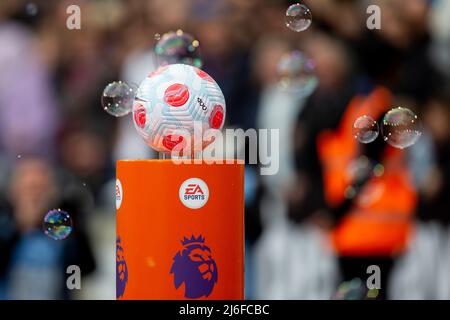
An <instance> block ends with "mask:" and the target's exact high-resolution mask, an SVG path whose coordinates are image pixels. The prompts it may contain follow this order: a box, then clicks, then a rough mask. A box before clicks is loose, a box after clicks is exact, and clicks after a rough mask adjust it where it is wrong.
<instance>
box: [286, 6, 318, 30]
mask: <svg viewBox="0 0 450 320" xmlns="http://www.w3.org/2000/svg"><path fill="white" fill-rule="evenodd" d="M311 23H312V14H311V10H309V8H308V7H307V6H305V5H304V4H300V3H296V4H293V5H291V6H289V8H288V9H287V10H286V26H287V27H288V28H289V29H291V30H293V31H295V32H300V31H305V30H306V29H308V28H309V26H310V25H311Z"/></svg>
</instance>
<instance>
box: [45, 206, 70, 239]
mask: <svg viewBox="0 0 450 320" xmlns="http://www.w3.org/2000/svg"><path fill="white" fill-rule="evenodd" d="M42 228H43V230H44V233H45V234H46V235H47V236H49V237H50V238H52V239H54V240H63V239H65V238H67V237H68V236H69V234H70V233H71V232H72V228H73V227H72V219H71V218H70V216H69V214H68V213H67V212H65V211H63V210H61V209H53V210H50V211H49V212H48V213H47V215H46V216H45V218H44V223H43V225H42Z"/></svg>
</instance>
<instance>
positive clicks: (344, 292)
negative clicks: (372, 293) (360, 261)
mask: <svg viewBox="0 0 450 320" xmlns="http://www.w3.org/2000/svg"><path fill="white" fill-rule="evenodd" d="M366 296H367V288H366V287H365V285H364V283H363V282H362V280H361V279H359V278H354V279H352V280H351V281H346V282H343V283H341V284H340V285H339V287H338V290H337V292H336V294H335V296H334V299H335V300H362V299H365V298H366Z"/></svg>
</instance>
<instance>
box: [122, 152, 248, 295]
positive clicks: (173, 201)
mask: <svg viewBox="0 0 450 320" xmlns="http://www.w3.org/2000/svg"><path fill="white" fill-rule="evenodd" d="M243 177H244V165H243V164H212V165H208V164H178V165H177V164H175V163H173V162H172V161H171V160H135V161H134V160H132V161H126V160H123V161H118V162H117V180H116V207H117V245H116V248H117V254H116V263H117V267H116V272H117V275H116V282H117V298H118V299H243V298H244V216H243V213H244V198H243V180H244V179H243Z"/></svg>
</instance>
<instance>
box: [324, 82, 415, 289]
mask: <svg viewBox="0 0 450 320" xmlns="http://www.w3.org/2000/svg"><path fill="white" fill-rule="evenodd" d="M391 100H392V97H391V94H390V92H389V91H388V90H387V89H385V88H382V87H378V88H376V89H375V90H373V91H372V92H371V93H370V94H369V95H368V96H367V97H361V96H357V97H355V98H353V99H352V100H351V102H350V103H349V105H348V107H347V109H346V111H345V113H344V115H343V117H342V118H341V121H340V124H339V126H338V128H337V129H336V130H334V131H329V130H328V131H324V132H322V133H320V134H319V136H318V138H317V152H318V157H319V161H320V163H321V166H322V174H323V185H324V197H325V200H326V202H327V204H328V206H329V208H331V210H332V211H334V212H335V213H337V214H336V215H337V216H338V220H337V224H336V226H335V227H334V229H333V230H332V232H331V240H332V244H333V248H334V250H335V251H336V253H337V255H338V256H339V257H340V259H339V262H340V266H341V271H342V274H343V277H344V279H345V280H351V279H352V278H354V277H360V278H361V280H363V282H364V283H365V279H366V278H367V277H368V276H369V275H368V274H367V273H366V270H367V267H369V266H370V265H373V264H375V265H378V267H380V269H381V277H382V278H381V283H382V288H381V289H382V295H383V297H384V295H385V289H386V288H383V286H385V284H386V283H387V280H388V279H387V277H388V274H389V271H390V269H391V266H392V264H393V259H394V258H395V257H396V256H398V255H399V254H401V253H402V252H403V251H404V250H405V249H406V246H407V244H408V241H409V239H410V237H411V232H412V229H413V213H414V211H415V207H416V202H417V195H416V191H415V189H414V187H413V183H412V177H411V174H410V172H409V170H408V167H407V164H406V159H405V152H404V151H403V150H400V149H395V148H393V147H391V146H389V145H388V144H387V143H385V142H384V141H383V139H382V137H381V135H380V137H378V138H377V140H375V141H374V142H372V143H370V144H367V145H364V144H361V143H359V142H358V141H357V140H356V139H355V138H354V137H353V135H352V127H353V122H354V121H355V119H357V118H358V117H360V116H362V115H368V116H371V117H372V118H373V119H376V120H377V119H378V120H380V119H381V118H382V116H383V114H384V113H385V112H386V111H387V110H388V108H389V107H392V101H391ZM380 125H381V123H380ZM361 156H363V157H362V158H361ZM357 159H366V161H371V160H373V161H375V162H376V163H377V165H376V166H375V168H376V170H370V173H368V174H366V175H365V176H364V178H363V179H360V178H357V179H355V176H354V170H349V168H351V167H352V164H353V163H354V162H355V160H357Z"/></svg>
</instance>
